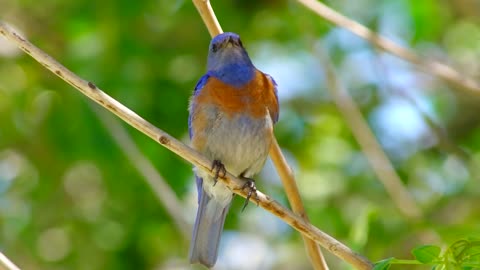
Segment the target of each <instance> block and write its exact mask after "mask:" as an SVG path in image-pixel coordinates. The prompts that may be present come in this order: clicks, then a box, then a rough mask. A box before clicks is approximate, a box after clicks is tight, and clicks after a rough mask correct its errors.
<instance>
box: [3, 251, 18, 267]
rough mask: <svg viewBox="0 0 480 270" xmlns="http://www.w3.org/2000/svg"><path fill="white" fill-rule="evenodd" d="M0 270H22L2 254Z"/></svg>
mask: <svg viewBox="0 0 480 270" xmlns="http://www.w3.org/2000/svg"><path fill="white" fill-rule="evenodd" d="M0 270H20V268H18V267H17V266H16V265H15V264H14V263H13V262H12V261H10V260H9V259H8V258H7V256H5V255H4V254H3V253H1V252H0Z"/></svg>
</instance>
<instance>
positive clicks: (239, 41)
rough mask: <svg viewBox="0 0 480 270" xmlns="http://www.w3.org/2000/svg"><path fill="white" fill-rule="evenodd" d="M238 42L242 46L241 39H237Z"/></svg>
mask: <svg viewBox="0 0 480 270" xmlns="http://www.w3.org/2000/svg"><path fill="white" fill-rule="evenodd" d="M238 44H240V47H243V44H242V41H241V40H240V39H238Z"/></svg>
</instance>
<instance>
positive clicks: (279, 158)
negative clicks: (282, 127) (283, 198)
mask: <svg viewBox="0 0 480 270" xmlns="http://www.w3.org/2000/svg"><path fill="white" fill-rule="evenodd" d="M270 158H271V159H272V161H273V164H274V165H275V168H277V172H278V175H279V176H280V179H282V183H283V187H284V189H285V192H286V194H287V199H288V202H289V203H290V205H291V207H292V210H293V212H294V213H295V214H297V215H299V216H301V217H302V218H303V219H305V221H307V222H309V219H308V216H307V213H306V212H305V208H304V206H303V203H302V199H301V197H300V192H299V191H298V187H297V183H296V181H295V176H294V175H293V171H292V169H291V168H290V166H288V163H287V160H286V159H285V157H284V156H283V154H282V150H281V149H280V146H279V145H278V142H277V140H276V138H275V136H274V137H273V142H272V146H271V147H270ZM302 237H303V241H304V243H305V248H306V249H307V252H308V256H309V258H310V260H311V262H312V265H313V267H314V268H315V269H328V265H327V262H326V261H325V258H324V257H323V254H322V251H321V250H320V247H319V246H318V245H317V244H316V243H315V242H313V241H312V240H311V239H309V238H307V237H305V236H304V235H302Z"/></svg>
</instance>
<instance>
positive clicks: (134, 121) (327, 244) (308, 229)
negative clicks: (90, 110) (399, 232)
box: [0, 22, 373, 270]
mask: <svg viewBox="0 0 480 270" xmlns="http://www.w3.org/2000/svg"><path fill="white" fill-rule="evenodd" d="M0 35H3V36H5V37H6V38H7V39H8V40H10V41H11V42H13V43H14V44H15V45H17V46H18V47H19V48H20V49H22V50H23V51H24V52H26V53H27V54H29V55H30V56H31V57H32V58H34V59H35V60H36V61H37V62H39V63H40V64H42V65H43V66H44V67H46V68H47V69H49V70H50V71H52V72H53V73H55V74H56V75H57V76H59V77H60V78H61V79H63V80H64V81H66V82H67V83H69V84H70V85H72V86H73V87H75V88H76V89H77V90H79V91H80V92H81V93H83V94H84V95H86V96H87V97H89V98H90V99H92V100H93V101H95V102H97V103H98V104H100V105H102V106H103V107H105V108H106V109H108V110H109V111H110V112H112V113H113V114H115V115H116V116H118V117H119V118H121V119H122V120H124V121H125V122H127V123H128V124H129V125H131V126H132V127H134V128H136V129H137V130H139V131H140V132H142V133H143V134H145V135H147V136H148V137H150V138H151V139H153V140H155V141H156V142H158V143H160V144H161V145H162V146H164V147H165V148H167V149H169V150H170V151H172V152H173V153H175V154H177V155H178V156H180V157H182V158H183V159H185V160H186V161H188V162H190V163H191V164H193V165H195V166H196V167H197V168H199V169H202V170H204V171H206V172H209V173H210V174H211V175H212V176H213V175H214V173H213V172H212V171H211V170H210V165H211V161H210V160H208V159H206V158H205V157H203V156H202V155H201V154H200V153H198V152H197V151H195V150H193V149H192V148H190V147H188V146H187V145H185V144H184V143H182V142H180V141H179V140H177V139H175V138H174V137H172V136H170V135H169V134H168V133H166V132H164V131H163V130H161V129H159V128H157V127H155V126H153V125H152V124H150V123H149V122H147V121H146V120H145V119H143V118H141V117H140V116H139V115H137V114H136V113H134V112H133V111H131V110H130V109H128V108H127V107H125V106H124V105H122V104H121V103H119V102H118V101H116V100H115V99H113V98H112V97H110V96H109V95H107V94H106V93H104V92H103V91H102V90H100V89H99V88H98V87H97V86H95V85H94V84H93V83H92V82H89V81H86V80H83V79H82V78H80V77H78V76H77V75H76V74H75V73H73V72H71V71H70V70H68V69H67V68H65V67H64V66H62V65H61V64H60V63H58V62H57V61H56V60H55V59H53V58H52V57H51V56H49V55H48V54H46V53H45V52H43V51H42V50H40V49H39V48H37V47H36V46H34V45H33V44H32V43H30V42H29V41H28V40H26V39H25V38H24V37H21V36H20V35H19V34H18V33H17V32H15V31H14V30H12V29H11V28H10V27H8V26H7V25H6V24H5V23H3V22H0ZM220 180H221V181H223V182H224V183H225V184H226V185H227V186H228V187H229V188H230V189H231V190H232V191H233V192H234V193H236V194H238V195H240V196H242V197H244V198H246V196H247V193H246V191H245V190H243V189H242V187H243V185H244V182H243V181H242V180H241V179H238V178H237V177H235V176H233V175H232V174H230V173H227V174H226V176H225V177H223V178H220ZM257 194H258V197H257V198H251V200H252V201H253V202H256V203H258V205H259V206H261V207H262V208H263V209H265V210H267V211H269V212H270V213H272V214H273V215H275V216H277V217H279V218H280V219H282V220H283V221H284V222H285V223H287V224H289V225H290V226H291V227H293V228H294V229H296V230H297V231H299V232H301V233H302V234H303V235H305V236H307V237H309V238H310V239H312V240H314V241H315V242H317V243H319V244H320V245H322V246H323V247H324V248H326V249H327V250H328V251H330V252H331V253H332V254H334V255H336V256H338V257H339V258H340V259H342V260H344V261H346V262H348V263H350V264H351V265H352V266H354V267H355V268H357V269H361V270H368V269H372V267H373V265H372V263H371V262H370V261H369V260H368V259H366V258H364V257H363V256H361V255H359V254H357V253H355V252H354V251H353V250H351V249H350V248H349V247H347V246H346V245H344V244H343V243H341V242H340V241H338V240H336V239H335V238H333V237H332V236H330V235H328V234H326V233H325V232H323V231H321V230H320V229H318V228H316V227H314V226H313V225H312V224H310V223H308V222H306V221H305V220H304V219H303V218H302V217H299V216H297V215H295V214H294V213H293V212H292V211H290V210H288V209H287V208H285V207H283V206H282V205H281V204H279V203H278V202H277V201H275V200H273V199H271V198H270V197H269V196H267V195H265V194H263V193H262V192H260V191H258V192H257ZM253 197H255V196H253Z"/></svg>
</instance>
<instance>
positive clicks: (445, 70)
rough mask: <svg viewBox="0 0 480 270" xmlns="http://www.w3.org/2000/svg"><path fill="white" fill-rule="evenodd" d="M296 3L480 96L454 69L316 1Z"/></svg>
mask: <svg viewBox="0 0 480 270" xmlns="http://www.w3.org/2000/svg"><path fill="white" fill-rule="evenodd" d="M298 2H300V3H301V4H303V5H304V6H306V7H307V8H309V9H311V10H312V11H313V12H315V13H317V14H318V15H320V16H321V17H323V18H324V19H325V20H327V21H329V22H331V23H333V24H336V25H338V26H340V27H342V28H345V29H347V30H348V31H350V32H352V33H354V34H355V35H357V36H359V37H361V38H363V39H366V40H367V41H369V42H370V43H372V44H374V45H375V46H377V47H379V48H381V49H383V50H385V51H387V52H389V53H391V54H394V55H396V56H398V57H400V58H403V59H405V60H407V61H409V62H411V63H413V64H415V65H417V66H418V67H420V68H421V69H422V70H423V71H424V72H426V73H429V74H431V75H434V76H437V77H439V78H441V79H443V80H444V81H446V82H448V83H450V84H451V85H454V86H457V87H459V88H461V89H465V90H468V91H472V92H475V93H477V94H480V83H479V82H477V81H475V80H473V79H471V78H468V77H467V76H465V75H464V74H462V73H460V72H458V71H456V70H455V69H454V68H452V67H450V66H448V65H446V64H444V63H441V62H438V61H435V60H427V59H422V57H420V56H419V55H417V54H416V53H414V52H413V51H411V50H409V49H406V48H404V47H402V46H399V45H397V44H396V43H394V42H393V41H391V40H389V39H387V38H385V37H383V36H381V35H379V34H377V33H375V32H373V31H372V30H370V29H368V28H367V27H365V26H364V25H362V24H360V23H358V22H356V21H353V20H351V19H349V18H347V17H345V16H343V15H342V14H340V13H338V12H336V11H334V10H332V9H331V8H329V7H327V6H326V5H324V4H323V3H321V2H318V1H317V0H298Z"/></svg>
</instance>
